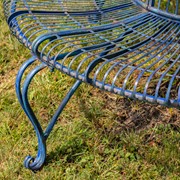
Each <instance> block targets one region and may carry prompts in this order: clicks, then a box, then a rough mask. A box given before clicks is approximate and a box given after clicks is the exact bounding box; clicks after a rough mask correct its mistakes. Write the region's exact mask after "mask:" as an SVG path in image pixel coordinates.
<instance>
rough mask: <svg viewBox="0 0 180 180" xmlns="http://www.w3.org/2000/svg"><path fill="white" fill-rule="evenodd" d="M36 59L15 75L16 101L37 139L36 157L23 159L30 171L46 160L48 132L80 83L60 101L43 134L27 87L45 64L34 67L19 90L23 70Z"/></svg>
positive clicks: (32, 60)
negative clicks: (30, 101)
mask: <svg viewBox="0 0 180 180" xmlns="http://www.w3.org/2000/svg"><path fill="white" fill-rule="evenodd" d="M35 60H36V57H32V58H30V59H29V60H28V61H26V62H25V63H24V64H23V65H22V67H21V68H20V70H19V72H18V74H17V78H16V94H17V97H18V100H19V102H20V104H21V106H22V108H23V110H24V112H25V113H26V115H27V116H28V118H29V120H30V121H31V123H32V125H33V127H34V130H35V132H36V135H37V138H38V153H37V156H36V157H35V158H34V157H32V156H27V157H26V158H25V161H24V166H25V167H26V168H28V169H31V170H33V171H36V170H39V169H40V168H41V167H42V166H43V164H44V162H45V159H46V140H47V138H48V136H49V134H50V132H51V131H52V129H53V127H54V125H55V123H56V121H57V119H58V117H59V115H60V113H61V112H62V110H63V109H64V107H65V106H66V104H67V102H68V101H69V99H70V98H71V96H72V95H73V94H74V92H75V91H76V89H77V88H78V87H79V86H80V84H81V81H79V80H77V81H76V83H75V84H74V85H73V87H72V88H71V90H70V91H69V92H68V94H67V95H66V96H65V98H64V99H63V100H62V103H61V104H60V105H59V107H58V109H57V111H56V112H55V113H54V116H53V117H52V119H51V120H50V123H49V124H48V126H47V128H46V130H45V132H43V130H42V127H41V125H40V123H39V121H38V119H37V118H36V116H35V114H34V112H33V110H32V108H31V106H30V104H29V101H28V88H29V85H30V83H31V80H32V79H33V77H34V76H35V75H36V74H37V73H38V72H39V71H41V70H42V69H44V68H45V67H46V65H45V64H40V65H39V66H36V67H35V68H34V69H33V70H32V71H31V72H30V73H29V74H28V75H27V77H26V79H25V81H24V83H23V87H22V88H21V84H22V83H21V81H22V76H23V74H24V72H25V70H26V69H27V68H28V67H29V66H30V65H31V64H33V63H34V62H35Z"/></svg>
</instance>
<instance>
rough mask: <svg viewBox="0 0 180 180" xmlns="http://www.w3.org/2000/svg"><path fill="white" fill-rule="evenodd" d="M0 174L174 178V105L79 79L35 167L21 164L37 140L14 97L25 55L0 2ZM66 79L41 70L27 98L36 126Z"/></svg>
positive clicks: (178, 155)
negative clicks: (41, 161) (44, 158)
mask: <svg viewBox="0 0 180 180" xmlns="http://www.w3.org/2000/svg"><path fill="white" fill-rule="evenodd" d="M0 29H1V31H0V39H1V41H0V179H8V180H11V179H12V180H14V179H23V180H24V179H38V180H39V179H67V180H68V179H70V180H71V179H77V180H84V179H86V180H90V179H100V180H104V179H107V180H108V179H109V180H112V179H113V180H116V179H123V180H124V179H143V180H144V179H158V180H159V179H167V180H178V179H180V110H177V109H171V108H166V107H162V106H157V105H150V104H148V103H143V102H139V101H133V100H130V99H127V98H123V97H120V96H117V95H113V94H111V93H108V92H102V91H100V90H98V89H96V88H93V87H91V86H87V85H85V84H83V85H82V86H80V88H79V89H78V91H77V92H76V93H75V96H73V98H72V99H71V100H70V102H69V103H68V105H67V106H66V108H65V110H64V111H63V113H62V115H61V116H60V117H59V119H58V122H57V124H56V126H55V128H54V130H53V131H52V133H51V135H50V137H49V139H48V141H47V144H48V145H47V153H48V155H47V161H46V164H45V166H44V167H43V168H42V169H41V170H40V171H38V172H36V173H34V172H31V171H29V170H27V169H25V168H24V167H23V160H24V158H25V156H27V155H29V154H31V155H35V154H36V152H37V139H36V136H35V133H34V130H33V128H32V126H31V124H30V122H29V121H28V119H27V117H26V116H25V114H24V112H23V111H22V109H21V107H20V105H19V102H18V100H17V98H16V95H15V88H14V83H15V77H16V74H17V72H18V69H19V67H20V66H21V64H22V63H23V62H24V61H25V60H27V59H28V58H29V57H30V52H29V51H28V50H27V49H25V48H24V47H23V46H22V45H21V44H20V43H19V42H18V41H17V40H16V39H15V38H14V37H13V36H12V35H11V34H10V32H9V29H8V27H7V25H6V22H5V19H4V18H3V13H2V7H1V8H0ZM73 82H74V80H73V79H72V78H69V77H68V76H66V75H64V74H61V73H60V72H58V71H55V72H53V73H52V72H50V71H49V70H48V69H45V70H44V71H42V72H41V73H40V74H39V75H38V76H37V77H36V78H35V79H34V81H33V83H32V85H31V88H30V93H29V98H30V102H31V104H32V106H33V109H34V111H35V113H36V114H37V117H38V118H39V119H40V122H41V124H42V126H43V127H46V125H47V123H48V120H49V119H50V117H51V116H52V114H53V112H54V111H55V109H56V108H57V105H58V104H59V102H60V101H61V99H62V98H63V97H64V95H65V94H66V92H67V91H68V89H69V87H70V86H71V85H72V84H73Z"/></svg>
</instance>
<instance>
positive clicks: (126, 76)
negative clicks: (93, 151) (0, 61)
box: [4, 0, 180, 170]
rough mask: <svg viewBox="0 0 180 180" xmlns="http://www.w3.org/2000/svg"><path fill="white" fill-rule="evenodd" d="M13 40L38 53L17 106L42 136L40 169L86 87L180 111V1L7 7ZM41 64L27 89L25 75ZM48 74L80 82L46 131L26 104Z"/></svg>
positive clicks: (34, 161) (11, 1)
mask: <svg viewBox="0 0 180 180" xmlns="http://www.w3.org/2000/svg"><path fill="white" fill-rule="evenodd" d="M4 12H5V16H6V19H7V23H8V25H9V27H10V29H11V31H12V33H13V34H14V35H15V36H16V37H17V38H18V40H19V41H20V42H21V43H22V44H24V46H26V47H27V48H29V49H30V51H31V52H32V57H31V58H30V59H29V60H28V61H26V62H25V63H24V64H23V65H22V67H21V68H20V70H19V73H18V75H17V79H16V93H17V97H18V100H19V102H20V104H21V106H22V108H23V110H24V111H25V113H26V115H27V116H28V118H29V119H30V121H31V123H32V125H33V126H34V129H35V131H36V134H37V137H38V154H37V156H36V157H35V158H33V157H31V156H28V157H27V158H26V159H25V167H27V168H29V169H31V170H38V169H39V168H41V167H42V165H43V163H44V161H45V158H46V140H47V138H48V136H49V134H50V132H51V131H52V129H53V126H54V124H55V123H56V120H57V118H58V116H59V115H60V113H61V112H62V110H63V108H64V107H65V105H66V104H67V102H68V101H69V99H70V98H71V96H72V95H73V94H74V92H75V91H76V89H77V88H78V87H79V85H80V84H81V83H82V82H85V83H88V84H90V85H92V86H95V87H98V88H100V89H102V90H106V91H110V92H112V93H116V94H119V95H122V96H126V97H129V98H133V99H138V100H141V101H148V102H150V103H157V104H161V105H165V106H169V107H175V108H179V107H180V1H179V0H146V1H145V0H81V1H79V0H61V1H60V0H55V1H47V0H41V1H38V0H19V1H16V0H4ZM36 60H38V61H39V62H40V64H39V65H38V66H37V67H35V68H34V70H32V71H31V72H30V73H29V74H28V75H27V77H26V80H25V81H24V82H23V83H22V82H21V81H22V76H23V74H24V72H25V70H26V69H27V68H28V67H29V66H30V65H32V64H33V63H34V62H35V61H36ZM46 67H49V68H50V69H51V70H53V69H58V70H60V71H61V72H63V73H66V74H68V75H69V76H71V77H74V78H75V79H77V81H76V82H75V84H74V85H73V87H72V88H71V89H70V91H69V92H68V94H67V95H66V97H65V98H64V100H63V101H62V103H61V105H60V106H59V107H58V109H57V111H56V112H55V114H54V116H53V117H52V119H51V120H50V123H49V125H48V126H47V129H46V130H45V131H43V130H42V128H41V125H40V123H39V122H38V120H37V118H36V116H35V114H34V112H33V110H32V109H31V107H30V104H29V102H28V95H27V94H28V87H29V84H30V82H31V80H32V79H33V77H34V76H35V75H36V74H37V73H38V72H39V71H41V70H42V69H44V68H46Z"/></svg>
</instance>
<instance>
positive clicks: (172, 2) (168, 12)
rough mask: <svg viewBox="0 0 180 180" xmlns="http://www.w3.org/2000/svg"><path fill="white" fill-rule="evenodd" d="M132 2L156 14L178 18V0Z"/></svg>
mask: <svg viewBox="0 0 180 180" xmlns="http://www.w3.org/2000/svg"><path fill="white" fill-rule="evenodd" d="M134 2H136V3H137V4H139V5H141V6H142V7H144V8H145V9H148V10H149V11H152V12H154V13H156V14H160V15H163V16H165V17H169V18H171V19H176V20H180V0H134Z"/></svg>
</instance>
